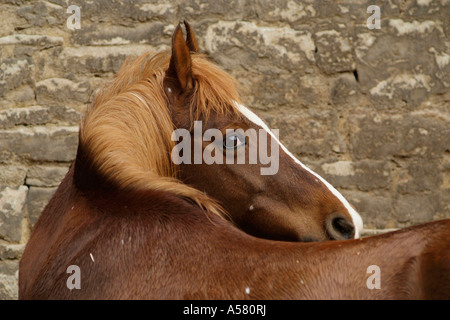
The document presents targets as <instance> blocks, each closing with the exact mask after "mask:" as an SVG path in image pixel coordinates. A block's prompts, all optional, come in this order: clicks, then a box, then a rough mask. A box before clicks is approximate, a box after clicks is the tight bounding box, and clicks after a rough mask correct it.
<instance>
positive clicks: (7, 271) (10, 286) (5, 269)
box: [0, 260, 19, 300]
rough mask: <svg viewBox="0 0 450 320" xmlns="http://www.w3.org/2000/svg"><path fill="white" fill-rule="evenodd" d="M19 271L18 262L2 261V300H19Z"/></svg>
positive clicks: (0, 264) (0, 281)
mask: <svg viewBox="0 0 450 320" xmlns="http://www.w3.org/2000/svg"><path fill="white" fill-rule="evenodd" d="M18 269H19V262H18V261H16V260H14V261H11V260H5V261H0V300H17V298H18Z"/></svg>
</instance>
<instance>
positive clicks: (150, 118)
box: [19, 25, 450, 299]
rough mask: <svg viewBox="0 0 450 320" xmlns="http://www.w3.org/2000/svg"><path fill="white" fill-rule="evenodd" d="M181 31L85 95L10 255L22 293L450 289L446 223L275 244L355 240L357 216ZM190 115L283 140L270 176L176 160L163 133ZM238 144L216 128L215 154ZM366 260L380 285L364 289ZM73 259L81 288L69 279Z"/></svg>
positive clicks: (340, 294) (324, 293)
mask: <svg viewBox="0 0 450 320" xmlns="http://www.w3.org/2000/svg"><path fill="white" fill-rule="evenodd" d="M186 27H187V31H188V32H187V41H185V40H184V39H183V36H182V32H181V29H180V27H177V29H176V30H175V33H174V37H173V43H172V46H173V50H172V55H171V56H170V57H169V56H168V55H159V56H156V58H153V59H150V60H149V59H148V56H143V57H141V58H139V59H138V60H137V61H136V62H134V63H131V64H125V66H124V67H123V68H122V70H121V71H120V72H119V74H118V76H117V77H116V79H115V80H114V81H112V83H110V84H109V85H108V86H106V87H105V88H103V90H101V91H100V93H99V94H98V95H97V96H96V99H95V102H94V105H93V107H92V108H91V109H89V110H88V112H87V114H86V116H85V118H84V120H83V122H82V124H81V127H80V143H79V146H78V152H77V157H76V160H75V162H74V164H73V165H72V167H71V169H70V170H69V172H68V174H67V176H66V177H65V179H64V180H63V182H62V183H61V185H60V186H59V188H58V190H57V191H56V193H55V195H54V196H53V198H52V199H51V200H50V202H49V203H48V205H47V206H46V208H45V209H44V211H43V213H42V214H41V217H40V218H39V220H38V222H37V223H36V224H35V226H34V229H33V232H32V234H31V236H30V239H29V242H28V244H27V247H26V249H25V251H24V254H23V256H22V259H21V261H20V268H19V298H21V299H44V298H45V299H57V298H59V299H66V298H67V299H69V298H70V299H71V298H80V299H95V298H99V299H165V298H171V299H174V298H176V299H183V298H211V299H221V298H236V299H240V298H261V299H270V298H277V299H284V298H321V299H327V298H385V299H388V298H449V297H450V279H449V277H450V270H449V268H450V261H449V256H450V254H449V246H448V243H449V234H450V221H448V220H447V221H441V222H435V223H430V224H426V225H422V226H417V227H414V228H410V229H406V230H404V231H399V232H395V233H391V234H386V235H382V236H378V237H372V238H367V239H361V240H358V239H354V240H349V241H337V242H316V243H295V242H279V241H274V240H273V239H285V240H303V241H318V240H341V239H350V238H358V235H359V231H360V228H361V227H362V222H361V220H360V217H359V215H358V214H357V213H356V211H355V210H354V209H353V208H352V207H351V206H350V205H349V204H348V202H347V201H346V200H345V199H344V198H343V197H342V195H340V194H339V193H338V192H337V190H335V189H334V188H333V187H331V186H330V185H329V184H328V183H327V182H326V181H324V180H323V179H322V178H321V177H319V176H318V175H317V174H315V173H313V172H311V171H310V170H309V169H307V168H306V167H305V166H303V165H302V164H301V163H300V162H299V161H298V160H296V159H295V158H294V157H293V156H292V155H291V154H290V153H289V152H288V151H287V150H286V149H285V148H284V147H283V146H282V145H281V144H280V142H279V141H278V140H277V139H276V137H273V135H272V133H270V132H269V131H270V130H269V129H268V128H267V126H266V125H265V124H264V122H263V121H262V120H261V119H259V118H258V117H257V116H256V115H255V114H254V113H252V112H251V111H250V110H248V109H247V108H245V107H244V106H242V105H241V104H240V103H239V102H238V101H239V97H238V95H237V94H236V92H235V89H234V87H233V81H232V80H230V77H229V76H228V75H227V74H226V73H224V72H223V71H220V70H219V69H217V68H216V67H214V66H213V65H212V64H211V63H209V62H207V61H206V60H205V59H204V58H203V57H202V56H199V55H196V54H193V53H194V52H196V51H197V44H196V40H195V36H194V35H193V33H192V30H191V29H190V27H189V26H188V25H186ZM191 54H192V56H191ZM169 58H170V61H169ZM194 120H203V121H204V124H205V126H204V127H203V130H206V129H208V128H209V129H211V128H220V129H221V130H222V131H225V130H226V129H229V128H230V127H231V128H234V127H237V128H239V129H258V130H262V131H266V132H269V133H270V135H271V136H272V137H273V138H271V139H269V141H268V147H270V148H271V147H272V146H274V145H277V144H280V146H281V151H280V157H279V171H278V173H277V174H275V175H271V176H265V175H260V174H259V172H260V169H261V164H260V163H258V164H255V165H246V164H232V165H217V164H215V165H208V164H204V163H202V164H196V165H188V164H183V165H180V166H178V167H176V168H175V166H174V165H173V163H172V162H170V158H169V155H170V154H171V152H172V151H173V150H174V149H173V147H174V142H173V141H171V135H172V133H173V130H174V129H175V128H182V129H185V130H187V131H188V132H189V130H191V129H192V127H193V123H194ZM205 132H206V131H205ZM255 132H256V131H255ZM194 136H195V134H194ZM246 139H247V138H246V137H244V136H242V135H239V134H233V135H231V136H230V135H226V136H225V138H224V141H223V149H224V150H225V149H231V150H232V151H233V154H232V155H233V156H234V155H236V156H237V155H238V154H239V153H240V152H243V151H244V150H246V149H248V148H250V147H249V146H248V144H247V143H246ZM229 141H231V142H232V143H231V144H230V145H228V142H229ZM255 141H257V142H258V146H260V145H261V144H262V142H261V141H260V140H258V139H257V140H255ZM219 142H221V143H222V141H219ZM214 143H217V141H214V142H211V143H204V144H203V145H201V148H200V149H201V151H203V150H206V149H207V147H209V146H210V145H213V144H214ZM228 147H229V148H228ZM193 148H194V149H195V147H193ZM217 150H219V149H217ZM271 150H272V149H271ZM194 151H195V150H194ZM219 156H220V157H221V156H223V157H224V158H226V157H228V153H226V154H225V153H224V154H223V155H219ZM247 156H248V155H247ZM187 184H189V185H187ZM205 193H206V194H205ZM218 201H219V202H220V205H219V204H218ZM224 211H225V212H226V214H224ZM224 216H229V217H230V219H231V220H232V222H233V223H232V222H230V221H229V220H228V219H225V218H224ZM243 230H244V231H246V232H244V231H243ZM251 234H252V235H251ZM255 236H259V237H255ZM270 239H272V240H270ZM371 265H375V266H378V267H379V268H380V272H381V289H373V290H370V289H369V288H368V287H367V285H366V280H367V278H368V277H369V276H370V274H368V273H367V268H368V267H369V266H371ZM70 266H77V267H79V271H80V275H81V279H80V280H81V288H80V289H77V288H75V289H74V288H71V287H70V286H68V283H67V280H68V278H69V276H70V274H69V273H67V271H68V268H69V267H70Z"/></svg>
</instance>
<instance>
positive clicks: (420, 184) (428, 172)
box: [397, 159, 442, 194]
mask: <svg viewBox="0 0 450 320" xmlns="http://www.w3.org/2000/svg"><path fill="white" fill-rule="evenodd" d="M398 177H399V179H398V181H397V191H398V192H399V193H401V194H409V193H417V192H423V191H431V190H436V189H438V188H439V186H440V185H441V183H442V177H441V170H440V169H439V164H438V162H437V161H436V160H429V159H414V160H411V161H408V162H407V163H403V164H402V165H401V170H400V171H399V174H398Z"/></svg>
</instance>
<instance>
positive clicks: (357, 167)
mask: <svg viewBox="0 0 450 320" xmlns="http://www.w3.org/2000/svg"><path fill="white" fill-rule="evenodd" d="M321 171H323V176H324V178H325V179H326V180H327V181H328V182H330V183H331V184H332V185H333V186H336V187H341V188H352V187H354V186H356V187H357V188H358V189H359V190H362V191H370V190H376V189H382V188H386V187H387V186H389V184H390V182H391V167H390V164H389V163H388V162H385V161H374V160H364V161H357V162H352V161H337V162H333V163H324V164H322V166H321V170H317V172H318V173H319V174H321Z"/></svg>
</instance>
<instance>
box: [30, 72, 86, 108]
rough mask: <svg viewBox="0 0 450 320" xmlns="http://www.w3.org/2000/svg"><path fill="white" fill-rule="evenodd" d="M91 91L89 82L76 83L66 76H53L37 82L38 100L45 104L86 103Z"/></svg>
mask: <svg viewBox="0 0 450 320" xmlns="http://www.w3.org/2000/svg"><path fill="white" fill-rule="evenodd" d="M91 92H92V90H91V88H90V86H89V82H82V83H76V82H73V81H71V80H68V79H64V78H51V79H46V80H42V81H39V82H38V83H36V100H37V102H38V103H39V104H43V105H55V104H56V105H60V104H68V105H77V104H80V103H86V102H88V100H89V96H90V93H91Z"/></svg>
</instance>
